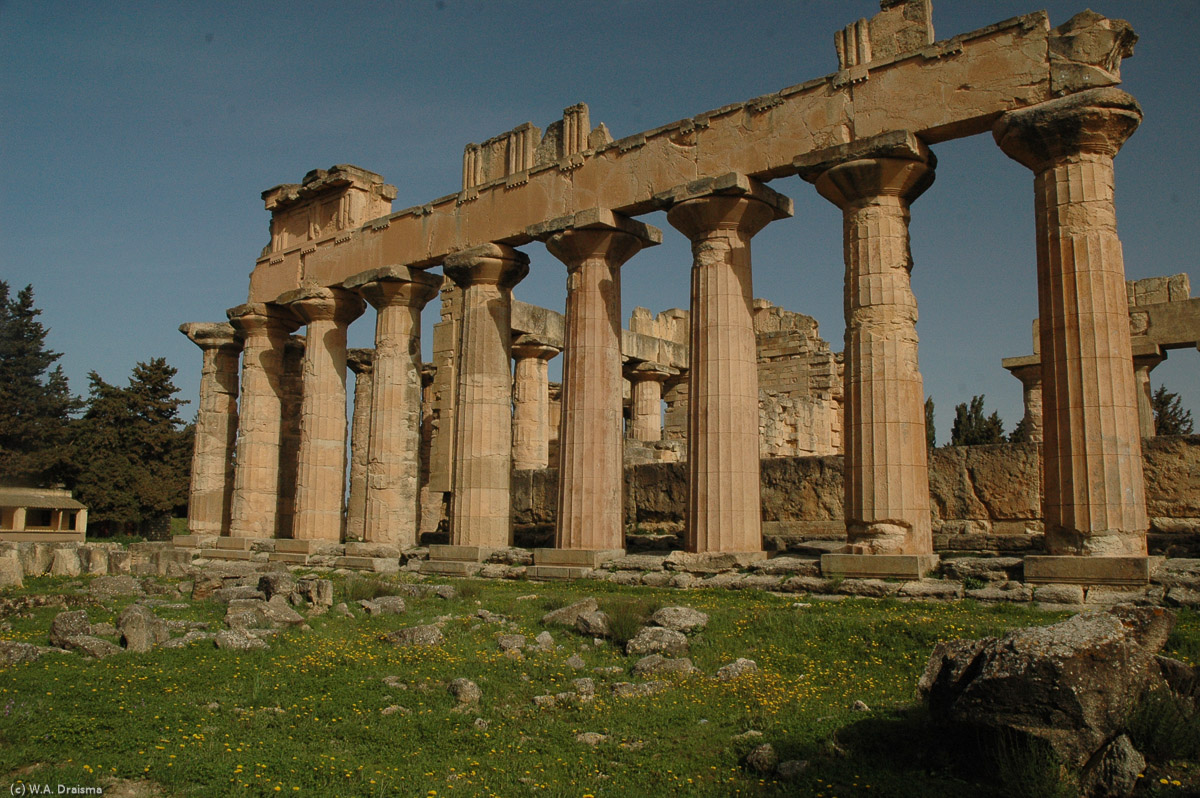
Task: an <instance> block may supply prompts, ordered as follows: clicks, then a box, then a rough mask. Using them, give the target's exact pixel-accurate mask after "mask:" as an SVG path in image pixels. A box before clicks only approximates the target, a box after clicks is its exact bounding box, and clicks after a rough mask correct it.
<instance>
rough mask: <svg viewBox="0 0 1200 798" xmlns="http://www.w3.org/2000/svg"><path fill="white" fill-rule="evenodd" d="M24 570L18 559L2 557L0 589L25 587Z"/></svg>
mask: <svg viewBox="0 0 1200 798" xmlns="http://www.w3.org/2000/svg"><path fill="white" fill-rule="evenodd" d="M23 573H24V569H23V568H22V567H21V561H20V560H18V559H17V558H16V557H0V587H24V586H25V582H24V580H23V579H22V578H21V577H22V575H23Z"/></svg>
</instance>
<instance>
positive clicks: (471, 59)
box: [0, 0, 1200, 441]
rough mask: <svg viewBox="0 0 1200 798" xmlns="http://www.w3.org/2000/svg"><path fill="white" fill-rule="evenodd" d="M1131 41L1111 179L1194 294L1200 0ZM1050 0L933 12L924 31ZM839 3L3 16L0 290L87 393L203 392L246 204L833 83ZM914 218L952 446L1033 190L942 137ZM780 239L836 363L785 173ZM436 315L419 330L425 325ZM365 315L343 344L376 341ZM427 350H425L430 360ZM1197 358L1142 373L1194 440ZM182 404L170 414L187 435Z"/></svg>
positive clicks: (824, 237) (261, 230)
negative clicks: (26, 314)
mask: <svg viewBox="0 0 1200 798" xmlns="http://www.w3.org/2000/svg"><path fill="white" fill-rule="evenodd" d="M1093 2H1094V5H1093V9H1094V10H1095V11H1098V12H1100V13H1102V14H1105V15H1107V16H1111V17H1120V18H1124V19H1127V20H1129V21H1130V22H1131V23H1132V24H1133V26H1134V29H1135V30H1136V31H1137V33H1138V34H1139V35H1140V37H1141V38H1140V41H1139V42H1138V44H1137V48H1136V54H1135V56H1134V57H1133V58H1131V59H1128V60H1126V61H1125V63H1124V65H1123V67H1122V74H1123V77H1124V79H1125V83H1124V88H1125V89H1126V90H1127V91H1129V92H1130V93H1132V94H1133V95H1134V96H1135V97H1137V98H1138V100H1139V101H1140V102H1141V104H1142V106H1143V108H1144V110H1145V113H1146V119H1145V122H1144V123H1143V124H1142V127H1141V129H1140V130H1139V131H1138V132H1137V133H1136V134H1135V135H1134V136H1133V138H1131V139H1130V141H1129V143H1128V144H1127V145H1126V147H1125V149H1124V150H1123V151H1122V153H1121V154H1120V155H1119V156H1118V158H1117V211H1118V224H1119V230H1120V234H1121V238H1122V241H1123V242H1124V247H1125V267H1126V271H1127V276H1129V277H1130V278H1140V277H1148V276H1155V275H1162V274H1175V273H1179V272H1187V273H1189V275H1190V277H1191V280H1192V283H1193V286H1194V288H1193V294H1200V267H1198V266H1197V254H1196V247H1195V244H1194V242H1195V240H1196V238H1197V233H1198V232H1200V222H1198V220H1200V198H1198V195H1197V190H1196V186H1197V185H1200V168H1198V164H1200V158H1198V157H1197V146H1198V142H1197V132H1196V131H1197V129H1198V127H1200V118H1198V117H1200V111H1198V110H1197V109H1200V80H1198V79H1197V74H1196V68H1197V64H1200V44H1198V43H1197V40H1196V37H1195V34H1194V30H1195V28H1196V24H1197V22H1198V21H1200V3H1196V2H1154V3H1145V2H1103V0H1093ZM1039 7H1047V10H1048V11H1049V13H1050V19H1051V23H1052V24H1054V25H1058V24H1060V23H1062V22H1064V21H1065V20H1066V19H1068V18H1069V17H1070V16H1071V15H1073V14H1074V13H1076V12H1078V11H1081V10H1083V8H1085V7H1086V6H1085V2H1084V0H1078V2H1051V3H1049V4H1048V6H1047V4H1045V3H1038V2H1037V0H988V2H971V1H970V0H955V2H947V1H946V0H942V2H938V0H935V1H934V24H935V28H936V30H937V35H938V38H939V39H940V38H948V37H950V36H953V35H955V34H958V33H962V32H965V31H969V30H973V29H976V28H980V27H984V26H986V25H989V24H991V23H993V22H997V21H999V20H1002V19H1005V18H1008V17H1011V16H1015V15H1018V14H1023V13H1027V12H1030V11H1034V10H1037V9H1038V8H1039ZM877 9H878V4H877V3H876V2H872V0H846V1H845V2H803V1H801V0H792V1H791V2H770V1H768V0H763V1H762V2H755V3H746V2H736V3H734V2H727V3H716V2H697V0H688V1H682V0H681V1H678V2H677V1H676V0H659V1H658V2H622V1H621V0H612V1H611V2H605V3H596V2H586V3H585V2H574V0H565V1H564V2H549V0H546V1H545V2H506V1H504V0H489V1H488V2H483V1H482V0H470V1H468V0H443V1H442V2H435V0H404V1H403V2H392V3H344V4H330V3H307V2H289V3H286V4H285V3H258V2H242V3H237V4H230V3H210V2H188V3H183V2H178V3H121V2H109V3H68V2H54V1H53V0H39V2H19V1H17V0H0V74H3V75H4V79H3V80H2V81H0V152H2V153H3V154H4V170H5V174H4V178H3V183H2V185H3V190H2V191H0V243H2V244H3V246H2V247H0V280H5V281H7V282H9V283H10V285H12V286H14V287H19V286H23V285H25V284H26V283H33V285H34V289H35V292H36V297H37V303H38V305H39V307H41V308H42V310H43V320H44V321H45V322H46V324H47V325H48V326H49V327H50V328H51V333H50V337H49V344H50V346H51V347H52V348H54V349H56V350H57V351H60V352H63V353H64V357H63V359H62V363H63V365H64V367H65V369H66V371H67V374H68V377H69V378H70V380H71V386H72V388H73V389H74V390H75V391H76V392H77V393H83V392H85V391H86V388H87V381H86V374H87V372H88V371H89V370H91V369H95V370H96V371H98V372H99V373H100V374H101V376H103V377H104V378H105V379H107V380H109V381H119V382H123V381H124V380H125V379H126V378H127V377H128V374H129V371H130V369H131V368H132V366H133V364H134V363H135V362H137V361H139V360H147V359H149V358H151V357H157V356H162V357H166V358H167V359H168V361H169V362H171V363H172V364H173V365H175V366H176V367H177V368H179V370H180V373H179V377H178V379H177V381H176V382H177V384H178V385H179V386H180V388H181V392H182V394H181V395H182V396H183V397H185V398H187V399H189V400H194V399H195V396H196V393H197V390H198V383H199V366H200V352H199V350H198V349H196V348H195V346H194V345H192V344H191V343H190V342H188V341H187V340H186V339H185V338H184V337H183V336H182V335H181V334H179V333H178V332H177V331H176V328H177V327H178V325H179V324H180V323H181V322H185V321H218V320H223V319H224V312H225V309H226V308H228V307H231V306H233V305H236V304H239V303H241V302H244V301H245V297H246V291H247V286H248V282H247V280H248V274H249V272H250V270H251V269H252V268H253V265H254V259H255V257H256V256H257V254H258V253H259V251H260V250H261V249H262V247H263V245H264V244H266V243H267V239H268V235H267V222H268V215H267V213H266V211H265V210H263V207H262V202H261V200H260V198H259V193H260V192H261V191H262V190H263V189H266V188H268V187H270V186H273V185H276V184H279V183H285V182H299V180H300V179H301V178H302V177H303V175H304V173H305V172H307V171H308V170H310V169H313V168H318V167H320V168H325V167H328V166H330V165H332V164H335V163H354V164H357V165H359V166H362V167H364V168H367V169H371V170H373V171H376V172H379V173H381V174H382V175H384V177H385V178H386V179H387V180H388V182H390V183H393V184H394V185H396V186H397V188H398V190H399V196H398V197H397V199H396V202H395V208H396V209H399V208H403V207H407V206H410V205H415V204H419V203H422V202H426V201H428V200H430V199H433V198H435V197H440V196H443V195H445V194H448V193H451V192H453V191H455V190H457V189H458V187H459V182H460V175H461V158H462V148H463V145H465V144H466V143H467V142H471V141H476V142H477V141H482V140H483V139H485V138H488V137H490V136H492V135H495V134H497V133H500V132H502V131H504V130H508V129H510V128H512V127H514V126H515V125H517V124H520V123H521V122H525V121H532V122H533V123H534V124H535V125H538V126H539V127H542V128H545V126H546V125H547V124H549V123H550V122H551V121H553V120H555V119H558V118H560V116H561V113H562V109H563V108H564V107H566V106H568V105H571V104H574V103H576V102H580V101H583V102H586V103H588V105H589V106H590V109H591V118H592V122H593V124H595V123H598V122H601V121H603V122H605V123H606V124H607V125H608V127H609V129H610V130H611V131H612V134H613V135H614V136H615V137H617V138H619V137H622V136H626V135H630V134H632V133H635V132H638V131H640V130H644V129H647V128H650V127H654V126H656V125H659V124H663V123H666V122H670V121H673V120H676V119H680V118H683V117H686V116H692V115H695V114H697V113H699V112H701V111H704V110H709V109H712V108H717V107H719V106H722V105H725V104H727V103H730V102H734V101H738V100H744V99H748V98H750V97H754V96H757V95H760V94H764V93H767V92H770V91H774V90H776V89H779V88H781V87H783V86H787V85H791V84H795V83H799V82H801V81H804V80H807V79H810V78H813V77H818V76H821V75H825V74H828V73H830V72H832V71H834V70H835V69H836V66H837V61H836V55H835V52H834V47H833V32H834V31H835V30H837V29H839V28H841V27H842V26H844V25H845V24H847V23H848V22H850V21H852V20H854V19H857V18H859V17H863V16H871V15H872V14H873V13H874V12H875V11H876V10H877ZM935 152H936V154H937V156H938V160H939V166H938V177H937V182H936V183H935V184H934V186H933V187H932V188H931V189H930V190H929V191H928V192H927V193H926V194H925V195H924V196H923V197H922V198H921V199H919V200H918V201H917V203H916V204H915V205H914V206H913V221H912V228H911V229H912V248H913V255H914V260H915V267H914V270H913V286H914V290H915V292H916V295H917V299H918V302H919V304H920V314H921V319H920V323H919V325H918V332H919V334H920V336H921V355H920V357H921V370H922V373H923V374H924V378H925V391H926V393H927V394H930V395H932V396H933V398H934V401H935V402H936V404H937V408H938V412H937V434H938V439H939V440H940V441H945V440H947V439H948V437H949V427H950V423H951V420H952V418H953V407H954V405H955V404H957V403H959V402H965V401H967V400H968V399H969V398H970V397H971V396H972V395H974V394H980V393H982V394H986V395H987V401H988V406H989V409H997V410H999V411H1000V414H1001V416H1002V417H1003V418H1004V420H1005V422H1006V427H1011V426H1012V425H1013V424H1014V423H1015V422H1016V421H1017V420H1018V419H1019V418H1020V415H1021V390H1020V384H1019V383H1018V382H1017V381H1016V380H1015V379H1014V378H1012V377H1011V376H1010V375H1009V374H1008V373H1007V372H1005V371H1004V370H1003V369H1002V368H1001V367H1000V359H1001V358H1002V357H1006V356H1010V355H1023V354H1028V353H1030V352H1031V347H1032V343H1031V335H1030V321H1031V319H1032V318H1033V317H1034V316H1035V315H1037V310H1036V286H1035V279H1034V250H1033V192H1032V177H1031V175H1030V173H1029V172H1028V171H1027V170H1025V169H1024V168H1023V167H1021V166H1019V165H1017V164H1016V163H1015V162H1012V161H1010V160H1008V159H1007V158H1006V157H1005V156H1004V155H1003V154H1001V153H1000V151H999V150H998V149H997V147H996V146H995V145H994V144H993V142H992V141H991V138H990V137H989V136H977V137H974V138H971V139H966V140H959V141H955V142H947V143H944V144H939V145H937V146H936V147H935ZM771 185H772V187H773V188H775V189H776V190H778V191H781V192H783V193H785V194H788V195H789V196H791V197H792V198H793V199H794V201H795V205H796V215H795V218H793V219H791V220H787V221H782V222H777V223H774V224H772V225H769V226H768V227H767V228H766V229H765V230H764V231H763V232H762V233H760V234H759V235H758V236H757V237H756V238H755V240H754V280H755V293H756V295H758V296H761V297H765V298H767V299H770V300H772V301H773V302H775V303H776V304H778V305H782V306H784V307H787V308H789V309H792V310H797V311H800V312H803V313H807V314H809V315H811V316H814V317H815V318H816V319H817V320H818V321H819V322H820V325H821V332H822V335H823V336H824V337H825V338H826V339H827V340H829V341H831V343H832V345H833V347H834V348H835V349H839V350H840V349H841V338H842V331H843V322H842V272H843V266H842V255H841V223H840V215H839V212H838V211H837V209H836V208H834V207H833V206H832V205H830V204H829V203H827V202H826V201H825V200H823V199H821V198H820V197H818V196H817V194H816V192H815V190H813V189H812V187H811V186H809V185H807V184H805V183H803V182H801V181H800V180H799V179H796V178H791V179H787V180H779V181H774V182H773V183H772V184H771ZM641 218H642V220H643V221H646V222H649V223H651V224H655V225H657V226H658V227H661V228H662V229H663V231H664V244H663V245H662V246H660V247H658V248H656V249H654V250H651V251H647V252H645V253H642V254H640V255H638V256H637V257H635V258H634V259H633V260H632V261H630V262H629V263H628V264H627V265H626V266H625V267H624V269H623V276H622V280H623V304H624V312H625V316H626V318H628V313H629V311H630V310H632V309H633V307H635V306H637V305H644V306H647V307H650V308H651V309H653V310H655V311H658V310H663V309H665V308H668V307H686V306H687V285H688V267H689V265H690V254H689V251H688V247H687V242H686V241H685V240H684V239H683V237H682V236H680V235H679V234H678V233H676V232H675V231H674V230H672V229H671V228H670V226H669V225H668V224H667V223H666V219H665V216H664V215H663V214H650V215H647V216H644V217H641ZM525 251H526V252H528V254H529V255H530V256H531V258H532V261H533V265H532V268H531V271H530V275H529V277H527V278H526V279H525V281H524V282H523V283H521V284H520V285H519V286H518V287H517V290H516V295H517V297H518V298H520V299H522V300H524V301H527V302H534V303H536V304H541V305H545V306H548V307H553V308H557V309H561V307H562V303H563V298H564V296H565V282H566V280H565V271H564V270H563V267H562V266H561V264H559V263H558V262H557V261H555V260H554V259H553V258H552V257H551V256H550V255H549V254H548V253H546V251H545V249H544V247H542V245H540V244H531V245H529V246H527V247H525ZM426 316H427V318H432V317H433V316H434V313H433V312H427V314H426ZM372 327H373V321H372V318H371V314H370V312H368V314H367V315H365V316H364V317H363V318H362V319H360V320H359V322H357V323H356V324H355V325H354V327H353V328H352V330H351V343H352V345H357V346H366V345H370V342H371V338H372ZM428 338H429V336H428V335H426V340H425V341H424V344H425V348H426V352H427V353H428V347H429V340H428ZM1198 358H1200V353H1197V352H1195V351H1186V350H1184V351H1177V352H1174V353H1172V354H1171V356H1170V358H1169V359H1168V360H1167V361H1166V362H1165V363H1164V364H1163V365H1161V366H1159V368H1158V369H1157V370H1156V371H1155V372H1154V374H1153V377H1154V381H1155V383H1156V384H1157V383H1159V382H1165V383H1166V384H1167V385H1168V386H1169V387H1170V388H1171V389H1172V390H1175V391H1178V392H1179V393H1181V394H1182V395H1183V398H1184V402H1185V406H1187V407H1189V408H1190V409H1191V410H1192V412H1193V415H1194V416H1196V417H1197V420H1200V359H1198ZM194 408H195V404H194V401H193V404H192V405H190V406H189V407H188V408H186V409H185V414H186V415H187V416H188V417H191V415H192V414H193V413H194Z"/></svg>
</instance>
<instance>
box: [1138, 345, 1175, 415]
mask: <svg viewBox="0 0 1200 798" xmlns="http://www.w3.org/2000/svg"><path fill="white" fill-rule="evenodd" d="M1166 359H1167V353H1166V352H1164V351H1163V350H1162V347H1161V346H1158V345H1156V344H1153V343H1150V342H1148V341H1147V342H1142V343H1141V344H1140V345H1134V346H1133V382H1134V388H1135V390H1136V391H1137V407H1138V432H1139V434H1141V436H1142V437H1143V438H1153V437H1154V436H1155V435H1156V434H1157V432H1156V431H1155V429H1154V402H1153V399H1152V396H1153V391H1152V389H1151V387H1150V372H1152V371H1154V369H1155V367H1156V366H1158V364H1159V363H1162V362H1163V361H1164V360H1166Z"/></svg>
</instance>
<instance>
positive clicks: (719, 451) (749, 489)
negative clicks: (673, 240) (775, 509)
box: [661, 174, 792, 558]
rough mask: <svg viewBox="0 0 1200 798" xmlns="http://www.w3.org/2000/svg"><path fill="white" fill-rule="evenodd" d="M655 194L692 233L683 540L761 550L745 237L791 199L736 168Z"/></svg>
mask: <svg viewBox="0 0 1200 798" xmlns="http://www.w3.org/2000/svg"><path fill="white" fill-rule="evenodd" d="M661 201H663V202H665V203H668V204H669V205H670V210H669V211H668V212H667V221H668V222H670V224H671V226H672V227H674V228H675V229H676V230H678V231H679V232H681V233H683V234H684V235H685V236H687V238H688V240H689V241H691V242H692V258H693V261H692V283H691V340H690V355H689V358H690V361H689V378H688V522H687V537H686V547H687V549H688V551H692V552H730V553H737V554H743V555H745V556H746V557H748V558H753V557H761V556H764V554H763V551H762V518H761V509H760V508H761V503H760V499H759V442H758V359H757V351H756V343H755V335H754V313H753V308H752V303H753V297H754V294H753V287H752V285H751V275H750V239H751V238H752V237H753V236H754V234H755V233H757V232H758V231H759V230H761V229H762V228H763V227H765V226H766V225H767V223H768V222H770V221H772V220H773V219H781V218H785V217H787V216H790V215H791V213H792V202H791V200H789V199H788V198H787V197H784V196H783V195H781V194H778V193H776V192H774V191H772V190H771V189H769V188H767V187H766V186H765V185H763V184H762V183H760V182H758V181H757V180H754V179H752V178H749V177H746V176H745V175H740V174H728V175H724V176H722V177H718V178H707V179H704V180H698V181H695V182H693V183H689V184H687V185H686V186H682V187H680V188H678V189H676V190H674V191H671V192H668V193H667V194H666V195H664V196H662V197H661Z"/></svg>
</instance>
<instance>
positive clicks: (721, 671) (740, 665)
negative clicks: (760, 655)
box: [717, 657, 758, 682]
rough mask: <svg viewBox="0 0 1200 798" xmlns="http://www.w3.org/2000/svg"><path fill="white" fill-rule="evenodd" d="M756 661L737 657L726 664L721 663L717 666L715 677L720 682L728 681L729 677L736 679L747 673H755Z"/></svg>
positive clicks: (756, 668)
mask: <svg viewBox="0 0 1200 798" xmlns="http://www.w3.org/2000/svg"><path fill="white" fill-rule="evenodd" d="M757 672H758V663H757V662H755V661H754V660H752V659H746V658H744V657H738V658H737V659H735V660H734V661H733V662H731V663H729V664H728V665H722V666H721V667H720V668H717V679H718V680H720V681H722V682H728V681H730V680H731V679H737V678H739V677H741V676H745V675H746V674H747V673H757Z"/></svg>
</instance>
